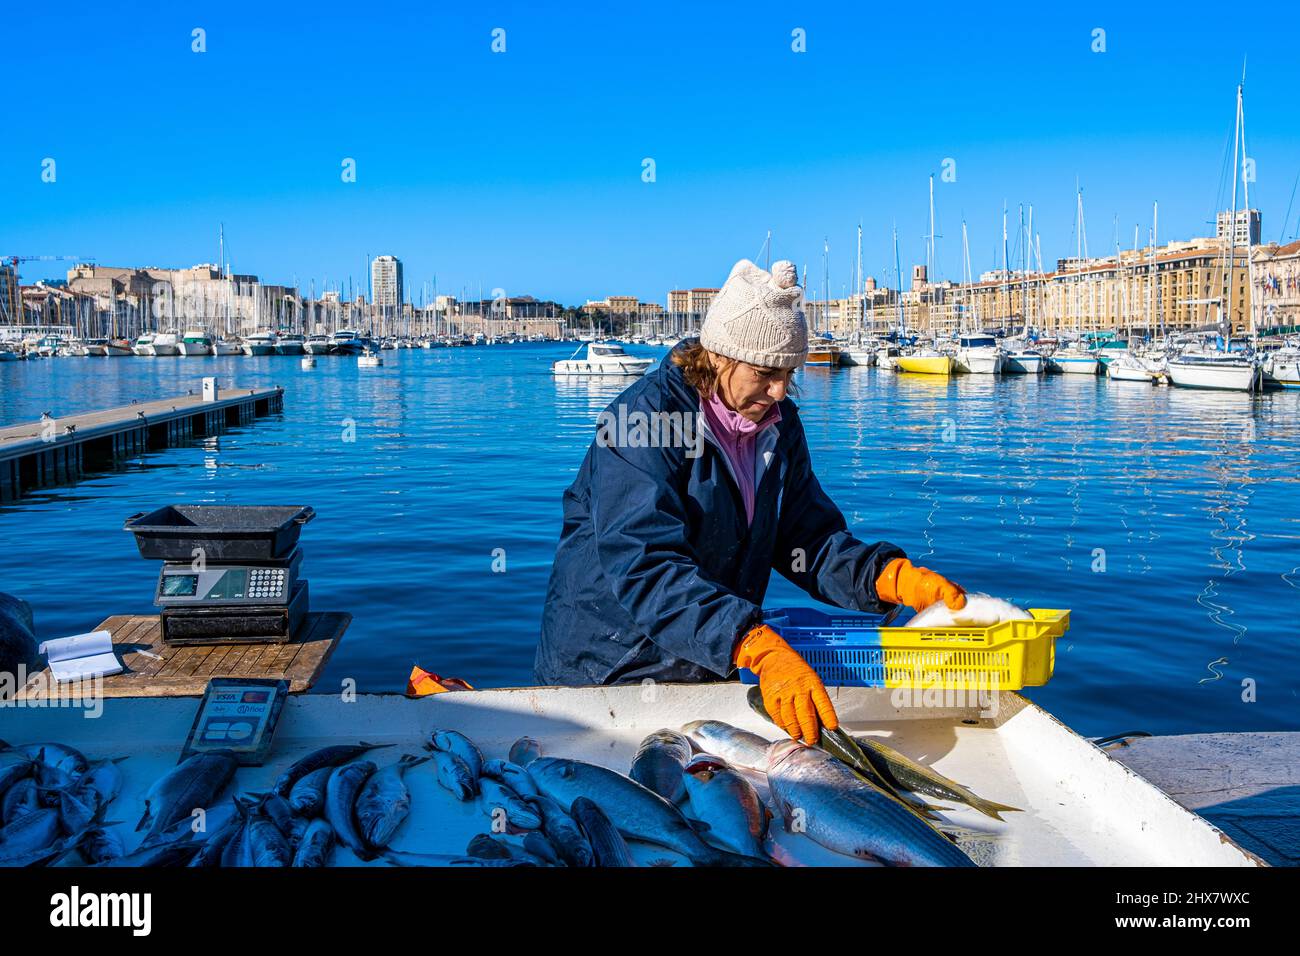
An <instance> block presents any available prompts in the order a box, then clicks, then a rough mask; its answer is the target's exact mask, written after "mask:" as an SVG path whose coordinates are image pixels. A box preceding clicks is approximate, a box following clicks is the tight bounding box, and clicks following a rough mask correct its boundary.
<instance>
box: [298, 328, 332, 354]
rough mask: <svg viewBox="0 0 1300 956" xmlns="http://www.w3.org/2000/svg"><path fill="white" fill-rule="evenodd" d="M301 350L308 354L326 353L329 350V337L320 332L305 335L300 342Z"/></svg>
mask: <svg viewBox="0 0 1300 956" xmlns="http://www.w3.org/2000/svg"><path fill="white" fill-rule="evenodd" d="M302 348H303V351H304V352H306V353H307V354H308V355H328V354H329V351H330V337H329V336H328V335H324V334H322V333H320V332H316V333H313V334H312V335H309V336H307V339H306V341H304V342H303V343H302Z"/></svg>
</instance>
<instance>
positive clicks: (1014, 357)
mask: <svg viewBox="0 0 1300 956" xmlns="http://www.w3.org/2000/svg"><path fill="white" fill-rule="evenodd" d="M1044 367H1045V365H1044V363H1043V357H1042V356H1041V355H1024V354H1017V353H1015V352H1012V353H1011V354H1010V355H1008V356H1007V359H1006V361H1005V362H1003V363H1002V372H1003V374H1005V375H1041V374H1042V372H1043V369H1044Z"/></svg>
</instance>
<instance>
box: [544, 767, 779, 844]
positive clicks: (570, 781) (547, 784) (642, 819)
mask: <svg viewBox="0 0 1300 956" xmlns="http://www.w3.org/2000/svg"><path fill="white" fill-rule="evenodd" d="M528 772H529V773H530V774H532V777H533V779H534V780H536V781H537V787H538V789H539V790H541V791H542V793H544V794H546V795H547V796H548V797H551V798H552V799H553V800H556V801H558V802H559V803H560V804H561V805H562V806H572V805H573V801H574V800H576V799H577V798H578V797H588V798H590V799H591V800H593V801H595V803H596V804H597V805H598V806H599V807H600V808H601V809H602V810H604V811H605V814H606V815H607V816H608V817H609V819H610V820H611V821H612V822H613V824H614V826H616V827H618V829H619V832H621V833H622V834H623V836H624V837H625V838H631V839H637V840H643V841H645V842H647V843H655V844H658V845H659V846H664V847H667V848H668V849H670V850H676V851H678V852H680V853H682V854H683V855H685V856H687V857H690V859H691V861H692V862H693V863H695V864H697V865H700V866H771V865H773V864H772V863H771V862H770V861H768V860H760V859H756V858H754V857H748V856H741V855H740V854H737V853H731V852H728V851H726V850H719V849H717V848H716V847H712V846H710V845H709V844H707V843H705V842H704V840H702V839H701V838H700V836H699V834H697V833H696V832H695V830H694V829H693V828H692V827H691V825H690V824H689V823H688V822H687V821H686V818H685V817H684V816H682V813H681V811H680V810H678V809H677V807H675V806H674V805H673V804H671V803H669V802H668V801H667V800H665V799H664V798H663V797H661V796H659V794H657V793H655V792H654V791H653V790H649V789H647V788H646V787H643V786H641V784H639V783H637V782H636V781H635V780H632V779H631V778H629V777H625V776H623V775H622V774H620V773H615V772H614V771H613V770H609V769H606V768H605V767H599V766H597V765H595V764H590V763H585V762H583V761H581V760H561V759H557V758H554V757H538V758H537V759H536V760H534V761H533V762H532V763H531V764H529V765H528Z"/></svg>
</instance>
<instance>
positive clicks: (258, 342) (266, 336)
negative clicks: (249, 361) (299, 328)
mask: <svg viewBox="0 0 1300 956" xmlns="http://www.w3.org/2000/svg"><path fill="white" fill-rule="evenodd" d="M276 344H277V343H276V336H275V333H274V332H272V331H270V330H268V329H263V330H261V331H258V332H251V333H249V334H248V335H246V336H244V354H245V355H274V354H275V349H276Z"/></svg>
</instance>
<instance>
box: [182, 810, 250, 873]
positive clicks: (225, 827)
mask: <svg viewBox="0 0 1300 956" xmlns="http://www.w3.org/2000/svg"><path fill="white" fill-rule="evenodd" d="M243 828H244V817H243V815H242V814H240V813H232V814H231V815H230V816H229V817H227V818H226V819H225V820H224V821H223V822H222V823H221V824H220V825H218V826H217V828H216V829H214V830H213V831H212V832H211V834H210V835H209V836H208V837H207V839H205V840H204V841H203V846H202V848H201V849H200V850H199V851H198V853H196V854H195V855H194V857H193V858H192V859H191V860H190V864H189V865H190V866H194V867H205V868H206V867H214V866H220V865H221V857H222V855H223V853H224V852H225V849H226V844H228V843H229V842H230V841H231V839H232V838H233V837H234V836H235V834H236V833H238V832H240V831H241V830H242V829H243Z"/></svg>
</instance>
